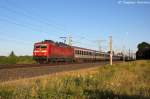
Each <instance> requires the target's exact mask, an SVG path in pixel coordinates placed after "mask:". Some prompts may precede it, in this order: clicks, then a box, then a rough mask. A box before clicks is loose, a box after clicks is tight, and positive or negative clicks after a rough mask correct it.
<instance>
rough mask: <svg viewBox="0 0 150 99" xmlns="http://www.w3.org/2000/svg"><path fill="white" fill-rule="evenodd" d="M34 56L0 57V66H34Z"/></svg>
mask: <svg viewBox="0 0 150 99" xmlns="http://www.w3.org/2000/svg"><path fill="white" fill-rule="evenodd" d="M33 63H35V61H34V60H33V58H32V56H0V64H33Z"/></svg>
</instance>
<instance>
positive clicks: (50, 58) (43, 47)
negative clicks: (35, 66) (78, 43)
mask: <svg viewBox="0 0 150 99" xmlns="http://www.w3.org/2000/svg"><path fill="white" fill-rule="evenodd" d="M73 57H74V49H73V48H72V47H71V46H69V45H66V44H64V43H61V42H59V43H57V42H53V41H51V40H45V41H42V42H38V43H35V44H34V50H33V58H34V59H35V60H36V61H37V62H38V63H46V62H58V61H62V62H63V61H73Z"/></svg>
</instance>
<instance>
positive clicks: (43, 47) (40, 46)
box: [35, 45, 47, 49]
mask: <svg viewBox="0 0 150 99" xmlns="http://www.w3.org/2000/svg"><path fill="white" fill-rule="evenodd" d="M38 48H40V49H46V48H47V46H46V45H36V46H35V49H38Z"/></svg>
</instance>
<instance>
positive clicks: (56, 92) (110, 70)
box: [0, 60, 150, 99]
mask: <svg viewBox="0 0 150 99" xmlns="http://www.w3.org/2000/svg"><path fill="white" fill-rule="evenodd" d="M126 98H129V99H150V60H146V61H145V60H142V61H133V62H126V63H123V64H115V65H113V66H109V65H106V66H103V67H98V68H92V69H86V70H78V71H72V72H63V73H59V74H52V75H46V76H41V77H36V78H28V79H20V80H16V81H8V82H4V83H1V84H0V99H126Z"/></svg>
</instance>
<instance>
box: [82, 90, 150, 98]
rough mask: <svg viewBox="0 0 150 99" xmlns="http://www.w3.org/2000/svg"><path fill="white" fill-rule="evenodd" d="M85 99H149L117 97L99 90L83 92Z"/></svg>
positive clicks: (134, 96)
mask: <svg viewBox="0 0 150 99" xmlns="http://www.w3.org/2000/svg"><path fill="white" fill-rule="evenodd" d="M83 94H84V96H85V97H86V98H87V99H150V97H145V96H141V95H132V96H129V95H117V94H114V93H113V92H112V91H100V90H94V91H93V90H87V89H85V90H84V92H83Z"/></svg>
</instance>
